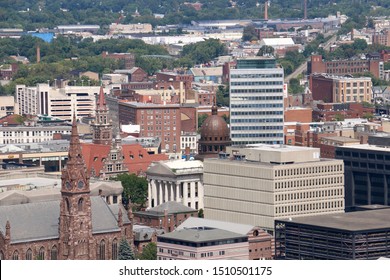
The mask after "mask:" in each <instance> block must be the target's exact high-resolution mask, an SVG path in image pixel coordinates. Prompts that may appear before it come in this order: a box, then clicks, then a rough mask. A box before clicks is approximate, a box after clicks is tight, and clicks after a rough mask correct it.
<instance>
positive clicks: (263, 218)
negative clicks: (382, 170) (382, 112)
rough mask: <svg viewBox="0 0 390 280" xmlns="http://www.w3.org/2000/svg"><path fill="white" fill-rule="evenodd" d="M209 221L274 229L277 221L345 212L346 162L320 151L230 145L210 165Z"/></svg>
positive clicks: (206, 181) (206, 171) (206, 168)
mask: <svg viewBox="0 0 390 280" xmlns="http://www.w3.org/2000/svg"><path fill="white" fill-rule="evenodd" d="M203 176H204V189H205V195H204V196H205V197H204V200H205V210H204V213H205V218H208V219H215V220H220V221H227V222H233V223H245V224H252V225H256V226H260V227H262V228H264V229H267V230H269V231H273V228H274V220H275V219H276V218H289V217H298V216H310V215H320V214H326V213H342V212H344V165H343V161H342V160H333V159H320V149H318V148H306V147H296V146H280V145H253V147H246V148H238V147H227V154H224V155H220V158H218V159H206V160H205V161H204V175H203Z"/></svg>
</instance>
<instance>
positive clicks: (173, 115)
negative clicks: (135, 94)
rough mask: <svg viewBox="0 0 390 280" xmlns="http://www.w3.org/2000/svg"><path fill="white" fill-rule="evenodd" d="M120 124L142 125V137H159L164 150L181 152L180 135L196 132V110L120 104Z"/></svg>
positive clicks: (131, 103) (150, 104)
mask: <svg viewBox="0 0 390 280" xmlns="http://www.w3.org/2000/svg"><path fill="white" fill-rule="evenodd" d="M119 122H120V124H138V125H140V137H159V138H160V139H161V147H162V150H163V151H165V152H168V153H172V152H180V133H181V131H184V128H185V129H186V130H187V131H188V130H190V131H196V127H197V126H196V125H197V118H196V108H195V107H193V106H191V105H188V106H180V105H179V104H165V105H164V104H153V103H140V102H124V101H122V102H119Z"/></svg>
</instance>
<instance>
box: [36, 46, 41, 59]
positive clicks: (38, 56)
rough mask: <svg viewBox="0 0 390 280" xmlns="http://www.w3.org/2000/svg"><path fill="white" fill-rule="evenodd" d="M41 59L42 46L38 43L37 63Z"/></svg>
mask: <svg viewBox="0 0 390 280" xmlns="http://www.w3.org/2000/svg"><path fill="white" fill-rule="evenodd" d="M40 61H41V47H40V46H39V45H37V63H39V62H40Z"/></svg>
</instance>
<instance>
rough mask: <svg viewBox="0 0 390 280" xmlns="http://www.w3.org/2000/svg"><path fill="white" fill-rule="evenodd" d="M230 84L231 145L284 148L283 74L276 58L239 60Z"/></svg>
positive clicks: (232, 72) (231, 75)
mask: <svg viewBox="0 0 390 280" xmlns="http://www.w3.org/2000/svg"><path fill="white" fill-rule="evenodd" d="M229 81H230V84H229V86H230V137H231V139H232V145H247V144H256V143H266V144H284V135H283V122H284V118H283V113H284V101H283V84H284V74H283V68H281V67H278V66H277V65H276V60H275V58H270V57H260V56H258V57H250V58H241V59H237V67H236V69H230V80H229Z"/></svg>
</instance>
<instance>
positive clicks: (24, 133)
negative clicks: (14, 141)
mask: <svg viewBox="0 0 390 280" xmlns="http://www.w3.org/2000/svg"><path fill="white" fill-rule="evenodd" d="M53 133H65V134H66V133H69V131H66V130H64V131H59V130H58V131H57V130H50V131H47V130H43V131H3V132H1V133H0V135H2V136H3V137H11V136H15V137H23V136H52V135H53Z"/></svg>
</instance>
